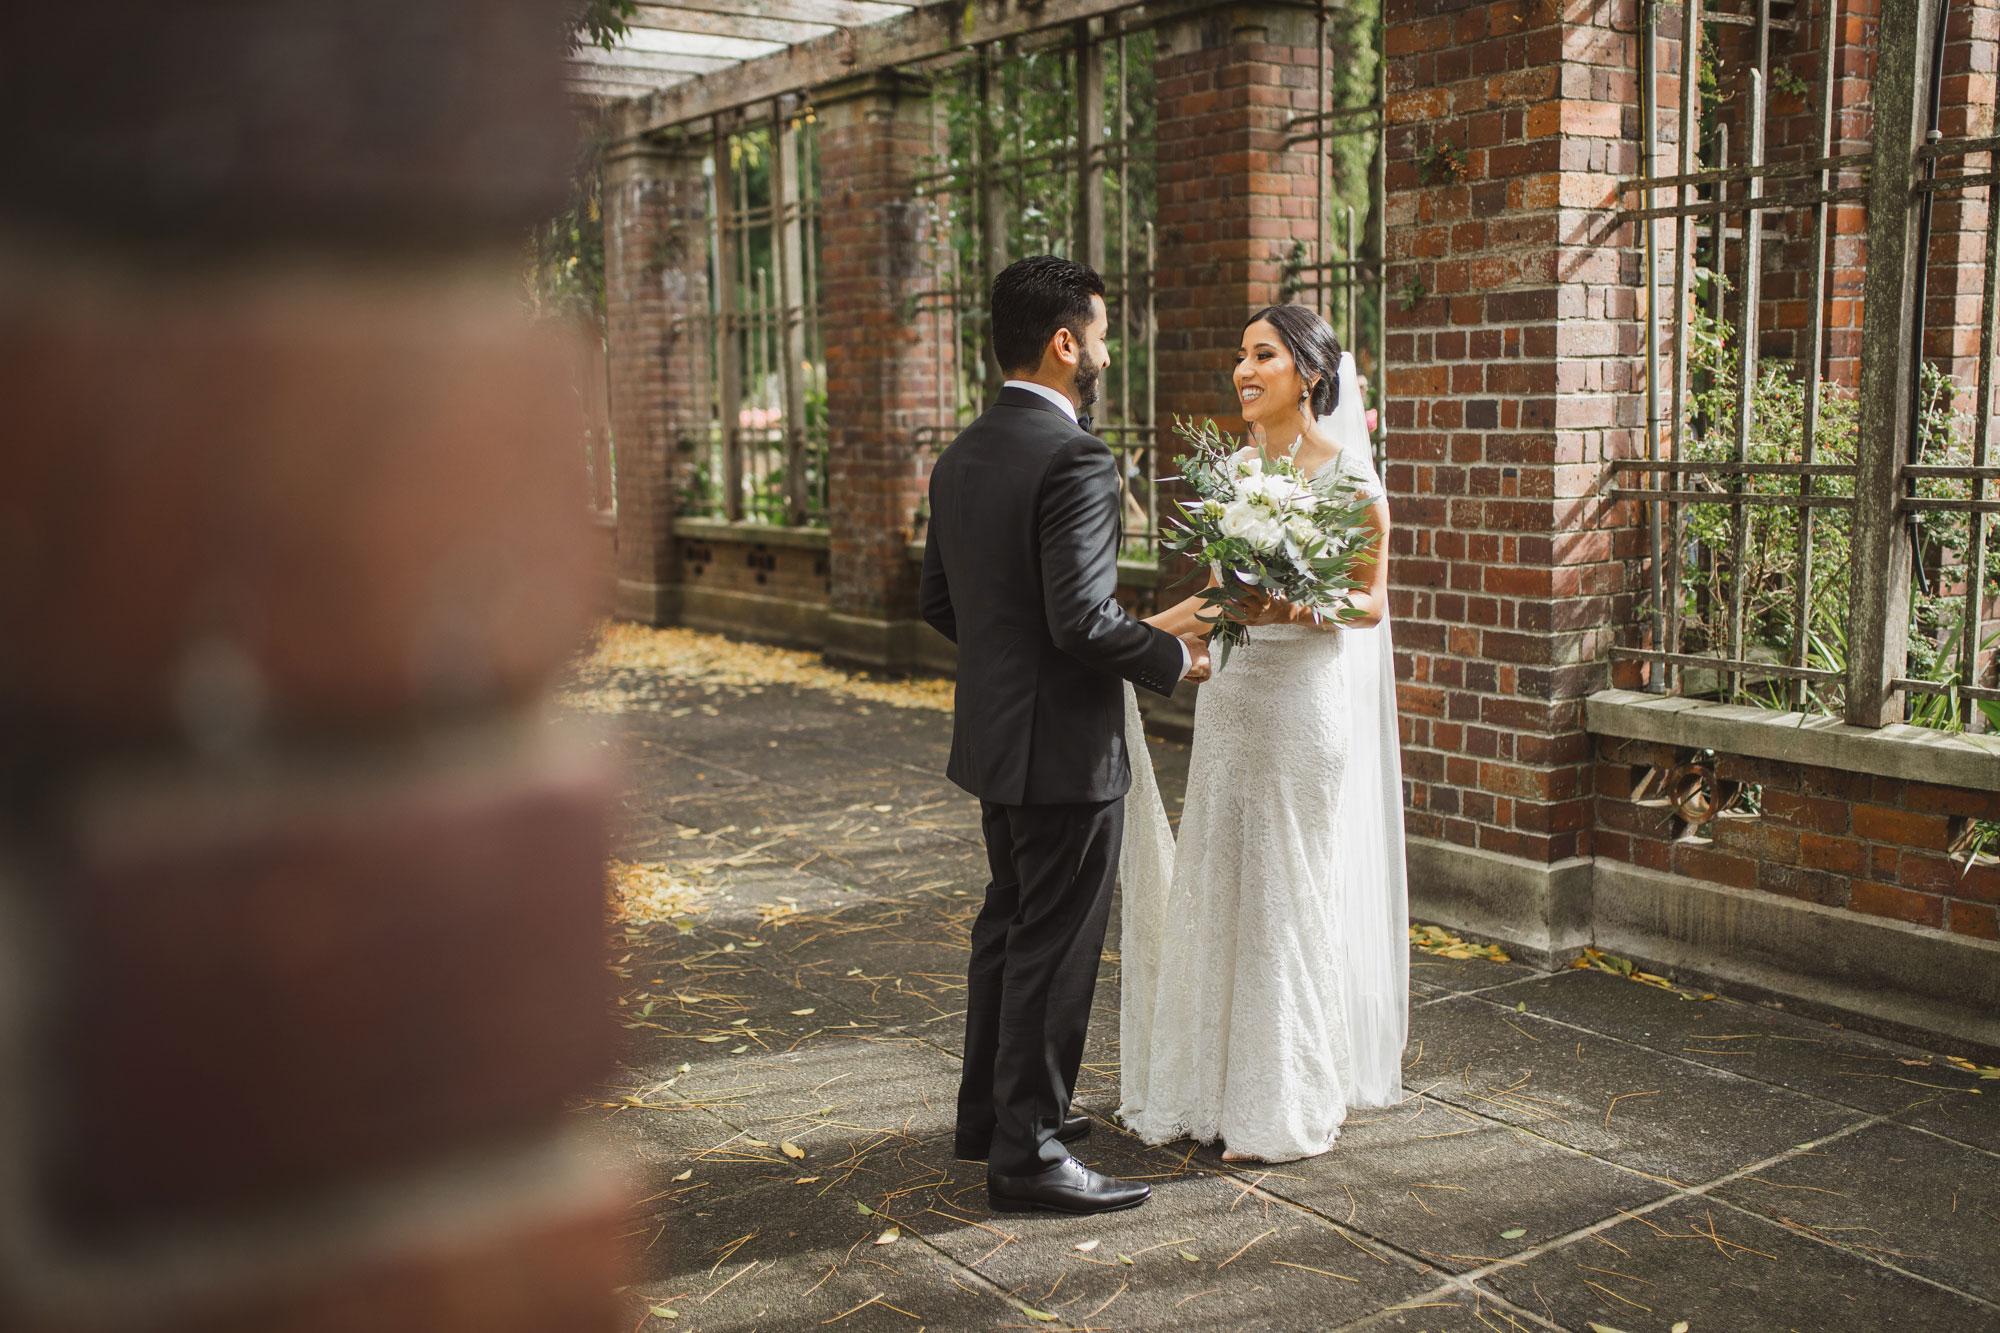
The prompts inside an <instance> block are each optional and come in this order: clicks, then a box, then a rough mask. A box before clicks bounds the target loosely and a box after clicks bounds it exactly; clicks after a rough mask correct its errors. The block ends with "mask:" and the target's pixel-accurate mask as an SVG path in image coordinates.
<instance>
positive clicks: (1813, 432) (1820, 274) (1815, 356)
mask: <svg viewBox="0 0 2000 1333" xmlns="http://www.w3.org/2000/svg"><path fill="white" fill-rule="evenodd" d="M1839 35H1840V0H1825V24H1824V26H1823V27H1822V28H1821V29H1820V54H1819V156H1820V160H1821V161H1825V160H1827V159H1829V158H1830V157H1831V156H1832V155H1833V112H1834V105H1833V99H1834V97H1835V96H1836V90H1835V83H1834V71H1835V67H1836V65H1837V64H1838V62H1837V61H1836V60H1835V58H1834V57H1835V51H1836V44H1837V43H1838V41H1839ZM1818 178H1819V179H1818V182H1817V184H1818V187H1819V188H1820V189H1821V190H1824V189H1826V188H1827V186H1828V185H1829V184H1831V181H1830V179H1829V177H1828V173H1827V171H1825V170H1822V171H1820V172H1819V173H1818ZM1828 225H1829V212H1828V209H1827V205H1826V201H1825V200H1821V201H1820V202H1819V203H1817V204H1814V205H1813V211H1812V260H1811V264H1812V274H1811V276H1810V278H1808V280H1807V289H1806V335H1805V343H1806V354H1805V357H1804V359H1803V366H1802V369H1804V371H1805V381H1806V382H1805V404H1804V411H1803V413H1802V414H1801V417H1802V419H1801V421H1800V423H1799V441H1800V444H1799V462H1800V463H1801V464H1802V467H1801V469H1800V472H1799V474H1798V475H1799V494H1800V495H1802V496H1810V495H1811V494H1812V493H1813V486H1812V479H1813V478H1814V477H1815V476H1825V475H1832V474H1828V473H1821V472H1817V471H1814V470H1813V469H1814V466H1815V464H1814V462H1813V458H1814V454H1815V452H1816V450H1817V449H1818V446H1819V397H1820V382H1821V378H1822V372H1821V368H1820V361H1821V356H1822V354H1823V350H1824V347H1825V344H1826V260H1827V227H1828ZM1842 471H1843V472H1845V473H1849V474H1851V473H1852V471H1853V469H1851V468H1844V469H1842ZM1813 519H1814V512H1813V510H1812V509H1810V508H1806V509H1801V510H1800V511H1799V538H1798V542H1799V559H1798V564H1797V566H1796V567H1795V568H1794V569H1793V572H1792V665H1794V666H1801V667H1802V666H1804V665H1805V664H1806V658H1807V657H1808V655H1809V652H1810V649H1811V646H1812V595H1813V576H1814V572H1815V571H1814V570H1813V535H1814V534H1813ZM1789 702H1790V703H1791V705H1792V707H1794V708H1804V707H1805V703H1806V697H1805V687H1804V685H1803V684H1802V683H1800V684H1797V685H1796V686H1795V688H1794V689H1793V690H1792V692H1791V695H1790V698H1789Z"/></svg>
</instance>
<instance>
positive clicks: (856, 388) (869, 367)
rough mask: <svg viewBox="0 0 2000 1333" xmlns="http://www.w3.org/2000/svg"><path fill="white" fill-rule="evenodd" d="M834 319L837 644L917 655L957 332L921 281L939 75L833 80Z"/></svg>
mask: <svg viewBox="0 0 2000 1333" xmlns="http://www.w3.org/2000/svg"><path fill="white" fill-rule="evenodd" d="M813 107H814V110H815V112H816V113H817V115H818V117H819V170H820V273H821V275H822V278H821V281H822V283H823V290H822V293H821V298H820V299H821V305H820V312H821V314H820V317H821V326H822V328H823V329H824V331H825V335H826V360H827V382H826V399H827V408H826V410H827V421H828V423H829V429H828V446H827V447H828V455H829V456H828V460H827V489H828V498H827V510H828V515H827V517H828V526H829V528H830V532H829V556H830V559H829V566H830V567H829V574H830V579H831V585H832V586H831V592H830V594H829V597H828V614H827V625H826V654H827V657H828V658H829V659H832V660H836V661H845V662H849V663H853V664H856V665H860V666H871V667H883V668H889V669H899V670H900V669H908V668H909V667H911V666H913V665H915V664H916V662H917V660H918V650H919V645H920V644H921V643H923V641H924V638H925V636H928V635H930V634H931V631H930V630H929V629H928V627H926V626H925V625H924V624H923V622H922V621H920V620H919V619H917V606H916V590H917V566H916V565H915V564H913V563H912V562H911V560H910V556H909V545H910V541H911V537H912V535H913V532H914V520H915V516H916V512H917V507H918V505H919V504H920V503H922V501H923V497H924V490H925V485H926V481H927V478H928V474H929V456H928V451H926V450H925V449H923V448H922V447H920V445H919V444H918V442H917V438H916V431H917V429H918V428H919V427H921V426H930V425H942V424H945V423H946V422H948V421H949V420H950V417H949V415H948V414H945V413H941V412H940V409H939V402H940V397H939V395H940V389H941V387H943V386H946V385H948V384H949V383H950V381H951V375H952V367H951V365H950V364H949V362H948V361H945V360H943V358H945V357H948V356H950V355H951V348H952V345H953V344H952V340H951V338H950V336H949V334H948V331H947V330H945V329H942V328H940V327H939V316H938V315H937V314H936V313H935V311H934V309H927V310H925V311H923V312H919V311H918V310H917V308H916V307H917V294H918V293H919V292H921V291H923V290H924V289H925V288H927V287H929V286H932V285H934V284H933V281H932V272H931V268H930V260H931V258H932V255H931V250H932V247H933V246H935V245H937V244H938V243H939V241H940V237H939V236H938V234H937V227H936V219H935V215H934V213H933V211H932V205H931V202H930V201H929V200H926V199H921V198H918V197H917V193H916V189H915V187H914V185H913V184H912V181H913V179H914V178H915V177H917V176H919V175H921V174H922V173H923V172H925V171H926V170H929V169H930V164H929V163H928V162H927V159H928V158H929V157H930V156H931V154H932V153H933V152H934V151H935V148H934V145H933V142H932V137H931V120H930V104H929V84H928V83H926V82H925V81H923V80H920V79H915V78H911V77H909V76H907V75H902V74H898V73H895V72H893V71H882V72H878V73H874V74H869V75H866V76H863V77H860V78H856V79H852V80H849V81H847V82H844V83H840V84H836V85H833V86H831V87H828V88H823V89H820V90H819V91H818V92H817V93H815V94H814V98H813Z"/></svg>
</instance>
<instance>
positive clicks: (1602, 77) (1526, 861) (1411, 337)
mask: <svg viewBox="0 0 2000 1333" xmlns="http://www.w3.org/2000/svg"><path fill="white" fill-rule="evenodd" d="M1384 17H1385V20H1386V22H1387V35H1386V41H1387V48H1386V49H1387V56H1388V60H1389V70H1388V79H1389V105H1388V119H1389V123H1390V136H1389V199H1388V208H1389V251H1390V271H1389V287H1390V294H1391V298H1390V306H1391V308H1390V323H1389V329H1390V332H1389V346H1388V356H1389V366H1390V368H1391V370H1390V377H1389V393H1390V395H1391V397H1390V407H1389V410H1390V419H1389V420H1390V433H1389V453H1390V466H1389V471H1388V477H1387V481H1388V485H1389V490H1390V492H1391V504H1392V505H1393V506H1394V507H1395V510H1396V515H1397V527H1396V531H1395V533H1394V534H1393V539H1392V545H1391V559H1390V577H1391V581H1392V591H1391V604H1392V609H1393V613H1394V615H1395V617H1396V639H1397V650H1398V659H1399V660H1398V664H1397V665H1398V676H1399V678H1400V680H1401V682H1402V685H1401V701H1402V715H1403V717H1402V726H1403V739H1404V754H1403V772H1404V776H1405V778H1406V780H1407V783H1408V806H1409V831H1410V833H1411V835H1412V838H1411V845H1410V871H1411V874H1410V884H1411V889H1412V894H1413V898H1414V902H1413V907H1412V910H1413V912H1415V913H1416V914H1417V915H1419V916H1428V917H1430V918H1432V919H1440V920H1444V921H1447V922H1450V923H1453V924H1456V925H1459V926H1462V927H1465V928H1469V929H1473V930H1478V931H1483V932H1485V933H1488V934H1492V935H1497V936H1501V937H1503V938H1506V939H1509V940H1511V941H1512V942H1514V944H1515V945H1516V946H1517V947H1519V948H1520V949H1522V950H1523V951H1524V952H1525V953H1527V954H1529V955H1530V956H1535V957H1543V958H1546V957H1549V956H1552V955H1554V956H1559V955H1561V954H1563V953H1565V952H1566V951H1573V950H1574V949H1575V948H1576V947H1578V946H1580V945H1581V944H1582V943H1583V942H1584V940H1585V938H1586V937H1585V935H1584V933H1583V932H1584V931H1585V929H1587V925H1588V912H1589V901H1590V900H1589V892H1590V865H1589V861H1588V857H1589V854H1590V851H1591V848H1590V825H1591V814H1590V801H1589V797H1590V790H1589V782H1590V777H1589V775H1590V767H1589V760H1590V747H1589V741H1588V737H1587V736H1586V735H1585V732H1584V708H1583V701H1584V697H1585V696H1586V695H1588V694H1589V693H1590V692H1591V691H1593V690H1595V689H1599V688H1602V687H1603V686H1605V685H1607V684H1609V683H1610V672H1609V668H1608V666H1607V664H1606V656H1607V654H1606V650H1607V649H1608V647H1609V645H1610V642H1611V639H1612V634H1613V627H1614V626H1615V625H1616V624H1618V623H1621V621H1622V618H1623V616H1624V614H1625V611H1626V599H1627V596H1628V594H1627V592H1626V577H1627V570H1628V569H1633V570H1636V569H1637V568H1638V566H1637V565H1636V564H1635V563H1632V562H1636V561H1637V560H1638V559H1639V558H1640V557H1641V556H1642V555H1643V551H1642V545H1641V543H1642V537H1643V533H1642V530H1641V529H1639V528H1636V527H1633V526H1630V523H1631V521H1632V519H1631V516H1629V515H1628V514H1627V513H1625V512H1624V510H1625V507H1624V506H1622V505H1618V504H1613V503H1611V502H1609V501H1608V500H1605V499H1603V498H1602V497H1601V495H1600V494H1599V492H1600V488H1601V487H1603V486H1604V485H1606V484H1607V481H1608V479H1607V476H1606V473H1607V467H1606V464H1607V463H1608V462H1609V461H1610V460H1611V459H1613V458H1615V457H1619V456H1630V455H1633V454H1636V453H1638V452H1640V451H1641V450H1642V449H1643V441H1642V439H1641V436H1640V431H1639V429H1638V427H1639V425H1640V421H1639V414H1640V413H1641V412H1642V410H1643V401H1644V400H1643V394H1642V388H1643V384H1642V381H1641V379H1640V376H1641V374H1642V367H1641V365H1640V363H1639V362H1638V361H1637V359H1636V353H1637V352H1638V351H1639V339H1640V330H1639V328H1638V325H1637V323H1636V319H1635V317H1636V313H1637V306H1638V298H1639V292H1638V290H1637V284H1638V282H1639V280H1640V267H1639V256H1638V254H1637V252H1636V249H1635V248H1634V246H1635V241H1634V239H1633V236H1632V234H1631V233H1632V231H1633V228H1631V227H1630V226H1623V227H1621V226H1619V225H1618V224H1617V223H1616V220H1615V210H1616V209H1617V208H1618V206H1619V203H1620V200H1619V198H1618V196H1617V193H1616V184H1617V181H1618V180H1619V178H1620V177H1623V176H1630V175H1633V174H1636V172H1637V170H1638V165H1639V164H1638V148H1639V144H1638V138H1639V126H1638V123H1637V118H1638V111H1637V108H1638V98H1637V86H1636V84H1637V58H1638V48H1637V41H1636V37H1635V33H1636V22H1637V17H1638V9H1637V2H1636V0H1615V3H1609V4H1603V5H1587V6H1586V5H1574V4H1572V5H1567V6H1558V5H1556V4H1553V3H1551V4H1539V5H1538V4H1531V5H1525V6H1524V5H1519V4H1512V3H1493V4H1473V5H1468V6H1464V7H1461V8H1458V9H1455V10H1454V11H1453V12H1451V13H1448V14H1439V13H1437V11H1436V7H1435V6H1433V5H1431V4H1428V3H1423V2H1422V0H1391V3H1390V4H1389V5H1388V6H1387V7H1386V9H1385V15H1384ZM1458 162H1462V166H1457V165H1452V164H1454V163H1458ZM1426 165H1428V167H1429V169H1428V170H1426V169H1425V167H1426Z"/></svg>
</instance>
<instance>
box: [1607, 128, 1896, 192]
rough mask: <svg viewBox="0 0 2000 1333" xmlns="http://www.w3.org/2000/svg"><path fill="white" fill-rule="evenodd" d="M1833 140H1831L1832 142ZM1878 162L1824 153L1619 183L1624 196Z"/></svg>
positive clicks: (1856, 167)
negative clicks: (1796, 160)
mask: <svg viewBox="0 0 2000 1333" xmlns="http://www.w3.org/2000/svg"><path fill="white" fill-rule="evenodd" d="M1830 142H1831V139H1830V138H1829V143H1830ZM1874 160H1875V155H1874V154H1873V153H1821V154H1820V155H1819V156H1818V157H1811V158H1807V159H1806V160H1805V161H1803V162H1766V163H1765V164H1764V165H1763V166H1761V167H1753V166H1743V167H1711V168H1709V169H1708V170H1706V171H1689V172H1680V173H1677V174H1675V175H1672V176H1660V177H1658V178H1656V179H1655V180H1653V181H1651V182H1648V181H1647V180H1646V178H1645V177H1644V176H1627V177H1626V178H1625V179H1623V180H1621V181H1619V182H1618V190H1619V193H1621V194H1628V193H1631V192H1633V191H1637V190H1644V189H1646V188H1647V186H1648V185H1649V184H1650V185H1651V187H1652V188H1654V189H1657V190H1664V189H1667V188H1668V187H1670V186H1674V185H1714V184H1715V183H1716V182H1718V181H1739V180H1748V179H1749V178H1750V177H1752V176H1761V177H1762V178H1763V179H1765V180H1767V181H1774V180H1782V179H1785V178H1787V177H1793V176H1817V175H1820V174H1821V173H1823V172H1827V171H1865V170H1867V169H1868V165H1869V163H1871V162H1873V161H1874Z"/></svg>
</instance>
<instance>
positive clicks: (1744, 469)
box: [1611, 458, 2000, 477]
mask: <svg viewBox="0 0 2000 1333" xmlns="http://www.w3.org/2000/svg"><path fill="white" fill-rule="evenodd" d="M1611 470H1612V471H1613V472H1614V473H1616V472H1664V473H1669V474H1672V475H1675V476H1692V475H1695V474H1697V473H1713V474H1715V475H1717V476H1723V475H1731V476H1745V477H1800V476H1812V477H1851V476H1853V475H1854V469H1853V467H1852V466H1850V465H1849V464H1846V463H1738V462H1733V461H1723V462H1715V463H1700V462H1696V463H1656V462H1652V461H1650V460H1648V459H1644V458H1621V459H1618V460H1617V461H1616V462H1614V463H1612V465H1611ZM1993 471H1994V472H1995V473H1996V474H2000V468H1995V469H1993Z"/></svg>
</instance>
